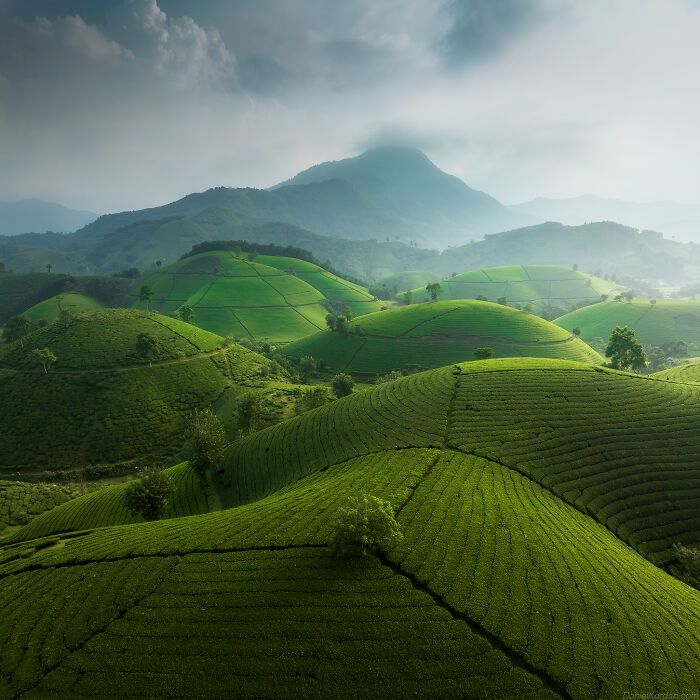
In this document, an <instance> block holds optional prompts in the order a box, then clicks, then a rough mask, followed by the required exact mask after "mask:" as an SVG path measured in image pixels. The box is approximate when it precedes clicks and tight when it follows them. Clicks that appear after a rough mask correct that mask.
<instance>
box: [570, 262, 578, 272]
mask: <svg viewBox="0 0 700 700" xmlns="http://www.w3.org/2000/svg"><path fill="white" fill-rule="evenodd" d="M571 269H572V270H573V271H574V272H578V263H574V264H573V265H572V266H571Z"/></svg>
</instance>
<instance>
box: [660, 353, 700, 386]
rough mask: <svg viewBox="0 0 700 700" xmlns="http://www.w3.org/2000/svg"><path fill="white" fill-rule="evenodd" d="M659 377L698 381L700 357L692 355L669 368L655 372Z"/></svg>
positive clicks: (680, 380)
mask: <svg viewBox="0 0 700 700" xmlns="http://www.w3.org/2000/svg"><path fill="white" fill-rule="evenodd" d="M654 376H655V377H658V378H659V379H673V380H674V381H676V382H700V357H693V358H690V359H689V360H687V361H686V362H682V363H681V364H678V365H676V366H675V367H670V368H669V369H664V370H661V372H657V373H656V374H655V375H654Z"/></svg>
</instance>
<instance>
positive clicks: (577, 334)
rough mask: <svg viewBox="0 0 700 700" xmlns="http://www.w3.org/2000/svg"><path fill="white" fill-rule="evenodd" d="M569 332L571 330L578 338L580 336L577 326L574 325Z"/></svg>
mask: <svg viewBox="0 0 700 700" xmlns="http://www.w3.org/2000/svg"><path fill="white" fill-rule="evenodd" d="M571 332H572V333H573V334H574V335H575V336H576V337H577V338H580V337H581V329H580V328H579V327H578V326H576V327H575V328H572V329H571Z"/></svg>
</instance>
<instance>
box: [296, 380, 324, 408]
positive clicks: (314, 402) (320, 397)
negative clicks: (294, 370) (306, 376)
mask: <svg viewBox="0 0 700 700" xmlns="http://www.w3.org/2000/svg"><path fill="white" fill-rule="evenodd" d="M328 399H329V396H328V389H326V388H324V387H322V386H315V387H313V388H312V389H309V390H308V391H304V392H303V393H302V395H301V398H300V400H299V404H298V406H297V413H305V412H306V411H310V410H311V409H313V408H318V407H319V406H325V404H326V403H328Z"/></svg>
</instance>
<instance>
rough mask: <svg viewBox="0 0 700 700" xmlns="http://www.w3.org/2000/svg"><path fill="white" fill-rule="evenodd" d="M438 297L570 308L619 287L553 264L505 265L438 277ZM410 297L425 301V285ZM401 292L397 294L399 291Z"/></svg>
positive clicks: (609, 292) (597, 298)
mask: <svg viewBox="0 0 700 700" xmlns="http://www.w3.org/2000/svg"><path fill="white" fill-rule="evenodd" d="M440 285H441V286H442V289H443V294H442V295H441V297H440V298H441V299H476V298H477V297H479V296H485V297H486V298H487V299H488V300H489V301H496V300H497V299H501V298H503V297H504V298H505V299H506V300H507V303H508V304H516V303H517V304H527V303H531V304H533V305H534V306H536V307H541V306H545V305H549V304H551V305H556V306H564V307H567V308H570V307H571V305H572V304H575V303H579V302H593V301H597V300H599V299H600V297H601V295H602V294H607V295H609V296H612V295H614V294H617V293H619V292H621V291H623V287H620V286H619V285H617V284H615V283H614V282H608V281H607V280H604V279H601V278H600V277H594V276H593V275H587V274H585V273H583V272H579V271H577V270H572V269H569V268H566V267H559V266H557V265H509V266H506V267H489V268H485V269H483V270H472V271H470V272H463V273H462V274H458V275H455V276H454V277H446V278H445V279H443V280H441V281H440ZM411 291H412V295H413V300H414V301H427V300H428V299H429V296H428V293H427V292H426V290H425V285H423V286H420V287H417V288H416V289H413V290H411ZM399 296H401V295H399Z"/></svg>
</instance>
